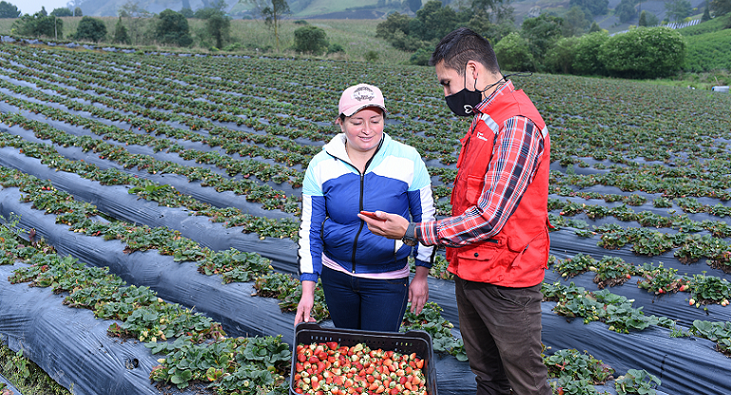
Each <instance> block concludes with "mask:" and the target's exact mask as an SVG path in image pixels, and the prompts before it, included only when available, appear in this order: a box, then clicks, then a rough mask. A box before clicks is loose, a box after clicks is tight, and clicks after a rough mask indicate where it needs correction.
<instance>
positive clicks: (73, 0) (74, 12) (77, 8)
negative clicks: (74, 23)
mask: <svg viewBox="0 0 731 395" xmlns="http://www.w3.org/2000/svg"><path fill="white" fill-rule="evenodd" d="M83 1H84V0H70V1H69V2H68V3H66V8H68V9H69V10H71V16H84V15H83V13H82V12H81V3H82V2H83Z"/></svg>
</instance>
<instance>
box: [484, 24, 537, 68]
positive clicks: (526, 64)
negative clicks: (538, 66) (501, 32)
mask: <svg viewBox="0 0 731 395" xmlns="http://www.w3.org/2000/svg"><path fill="white" fill-rule="evenodd" d="M494 50H495V56H497V61H498V64H499V65H500V68H501V69H502V70H511V71H533V70H535V62H534V59H533V54H531V51H530V47H529V46H528V41H526V40H525V38H523V37H522V36H521V35H520V34H518V33H517V32H513V33H510V34H508V35H507V36H505V38H503V39H502V40H500V41H499V42H498V43H497V44H495V47H494Z"/></svg>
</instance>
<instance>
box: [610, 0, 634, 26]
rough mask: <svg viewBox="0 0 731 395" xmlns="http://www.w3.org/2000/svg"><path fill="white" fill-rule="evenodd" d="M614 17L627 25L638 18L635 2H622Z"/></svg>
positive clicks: (615, 10) (632, 0)
mask: <svg viewBox="0 0 731 395" xmlns="http://www.w3.org/2000/svg"><path fill="white" fill-rule="evenodd" d="M614 15H616V16H617V18H619V21H620V22H622V23H627V22H629V21H631V20H632V19H634V17H636V16H637V9H635V2H634V0H622V1H620V2H619V5H617V7H616V8H615V9H614Z"/></svg>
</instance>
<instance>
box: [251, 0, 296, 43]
mask: <svg viewBox="0 0 731 395" xmlns="http://www.w3.org/2000/svg"><path fill="white" fill-rule="evenodd" d="M239 2H240V3H241V2H246V3H248V4H250V5H252V6H253V7H254V10H255V11H254V12H255V13H258V14H259V15H261V16H262V17H264V23H266V25H267V26H268V27H269V28H270V29H273V30H274V38H275V39H276V41H277V51H279V24H280V23H281V20H282V17H283V16H284V15H286V14H289V13H290V12H291V11H290V9H289V4H287V1H286V0H239Z"/></svg>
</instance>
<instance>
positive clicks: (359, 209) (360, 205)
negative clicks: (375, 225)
mask: <svg viewBox="0 0 731 395" xmlns="http://www.w3.org/2000/svg"><path fill="white" fill-rule="evenodd" d="M370 163H371V161H370V160H369V161H368V163H366V165H365V168H366V169H367V168H368V165H369V164H370ZM354 167H355V166H354ZM356 170H358V169H356ZM358 173H360V170H358ZM364 180H365V174H364V173H360V200H359V202H358V211H363V181H364ZM364 224H365V222H363V221H360V227H359V228H358V233H356V234H355V239H353V255H352V258H351V260H352V263H353V271H352V273H353V274H355V249H356V247H357V246H358V239H359V238H360V232H362V231H363V225H364Z"/></svg>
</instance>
